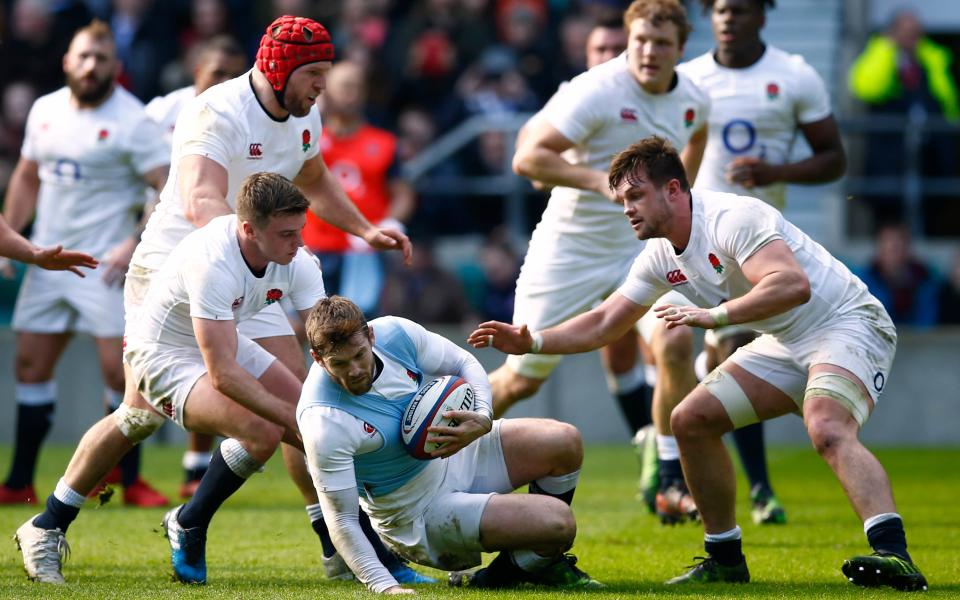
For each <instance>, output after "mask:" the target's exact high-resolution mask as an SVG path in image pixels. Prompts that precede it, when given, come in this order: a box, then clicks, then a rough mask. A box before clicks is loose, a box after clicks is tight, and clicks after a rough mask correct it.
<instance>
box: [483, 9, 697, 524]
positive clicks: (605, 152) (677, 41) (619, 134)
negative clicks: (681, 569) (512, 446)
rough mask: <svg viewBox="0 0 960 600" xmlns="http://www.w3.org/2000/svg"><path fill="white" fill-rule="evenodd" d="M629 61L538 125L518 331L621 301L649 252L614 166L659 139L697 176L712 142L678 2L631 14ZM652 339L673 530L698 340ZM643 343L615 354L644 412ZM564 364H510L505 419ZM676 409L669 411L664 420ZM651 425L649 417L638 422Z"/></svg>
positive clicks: (662, 510)
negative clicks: (541, 193) (546, 192)
mask: <svg viewBox="0 0 960 600" xmlns="http://www.w3.org/2000/svg"><path fill="white" fill-rule="evenodd" d="M623 22H624V27H625V29H626V31H627V50H626V52H625V53H624V54H622V55H620V56H618V57H616V58H614V59H612V60H610V61H608V62H605V63H603V64H601V65H599V66H596V67H594V68H592V69H590V70H589V71H587V72H586V73H583V74H581V75H579V76H577V77H575V78H574V79H573V80H572V81H571V82H570V83H569V84H568V85H566V86H564V87H562V88H561V89H560V90H558V91H557V93H556V95H555V96H554V97H553V99H551V101H550V102H549V103H548V104H547V106H545V107H544V109H543V110H542V111H541V112H540V113H539V114H538V116H537V117H535V118H534V119H532V120H531V123H529V124H528V126H527V131H526V132H525V134H524V137H523V140H522V143H521V144H520V145H519V146H518V148H517V152H516V155H515V156H514V159H513V166H514V170H515V171H516V172H517V173H518V174H520V175H523V176H525V177H529V178H531V179H534V180H537V181H539V182H541V183H542V184H544V185H545V186H547V187H552V188H553V190H552V192H551V195H550V202H549V204H548V205H547V209H546V210H545V211H544V213H543V217H542V218H541V220H540V223H539V224H538V225H537V228H536V230H535V231H534V232H533V236H532V238H531V240H530V246H529V249H528V250H527V255H526V258H525V259H524V265H523V267H522V269H521V271H520V277H519V278H518V280H517V290H516V302H515V308H514V321H515V322H517V323H528V324H532V326H534V327H536V328H542V327H548V326H550V325H554V324H556V323H560V322H562V321H564V320H565V319H568V318H570V317H571V316H574V315H576V314H579V313H581V312H583V311H585V310H588V309H590V308H591V307H592V306H593V305H595V304H596V303H597V302H599V301H600V300H602V299H603V298H604V297H606V296H607V295H608V294H609V293H611V292H612V291H614V290H615V289H616V287H617V285H618V284H619V282H620V281H621V280H622V278H623V276H624V275H625V274H626V272H627V271H628V270H629V266H630V263H631V261H632V260H633V257H634V256H636V254H637V252H639V251H640V248H641V247H642V246H641V244H640V242H638V241H637V240H636V238H635V237H634V236H633V235H632V232H631V231H630V228H629V227H628V226H627V224H626V223H624V221H623V218H622V216H621V215H620V214H619V213H620V209H619V208H617V206H616V205H615V204H613V202H612V200H613V196H612V194H611V193H610V192H609V189H608V188H607V185H606V179H607V167H608V166H609V164H610V160H611V159H612V158H613V156H614V155H615V154H616V153H617V152H619V151H621V150H623V149H624V148H626V147H627V146H629V145H630V144H631V143H633V142H634V141H636V140H637V139H640V138H642V137H645V136H647V135H652V134H660V135H663V136H665V137H667V138H668V139H669V140H671V142H673V143H674V144H676V146H677V147H683V148H684V164H685V165H686V166H687V169H688V172H689V173H690V177H691V179H693V178H694V177H695V176H696V172H697V169H698V167H699V164H700V158H701V156H702V153H703V148H704V144H705V142H706V134H707V125H706V123H707V117H708V114H709V111H710V101H709V98H708V97H707V95H706V93H705V92H703V91H702V90H700V89H699V88H697V87H696V86H695V85H694V84H693V83H692V82H691V81H690V79H688V78H687V77H685V76H683V75H680V74H677V73H676V72H675V70H674V66H675V65H676V63H677V61H678V60H679V59H680V55H681V54H682V52H683V46H684V43H685V42H686V39H687V35H688V33H689V31H690V26H689V24H688V23H687V17H686V11H685V10H684V8H683V6H682V5H681V4H680V3H679V2H678V1H677V0H636V1H635V2H633V3H632V4H631V5H630V7H629V8H628V9H627V11H626V12H625V13H624V18H623ZM648 321H649V322H648V323H647V325H646V326H645V327H644V328H643V331H642V333H643V334H644V336H645V337H646V338H648V342H649V346H650V348H651V349H652V350H653V353H654V356H655V362H656V364H657V368H658V375H657V386H656V388H655V390H654V394H653V404H654V415H653V416H654V422H655V423H656V427H657V432H658V434H659V435H658V438H657V441H658V446H662V448H660V449H659V454H660V459H661V468H660V471H661V481H660V483H661V485H660V489H659V490H657V495H658V501H657V504H658V505H659V506H657V512H658V513H659V514H660V515H661V518H662V519H664V520H667V521H673V520H680V519H683V518H685V516H686V515H688V514H690V513H694V512H695V507H693V503H692V501H691V500H690V497H689V495H688V494H687V493H686V488H685V487H684V484H683V475H682V471H681V468H680V461H679V457H678V456H677V449H676V442H675V441H674V440H673V438H672V437H671V436H670V435H669V431H670V430H669V407H672V406H675V405H676V403H677V402H679V400H680V399H681V398H682V397H683V396H684V395H685V394H686V393H687V392H688V391H689V390H691V389H693V386H694V385H696V377H695V376H694V371H693V356H692V355H693V341H692V335H690V332H689V331H687V330H676V331H667V330H666V329H665V328H664V327H662V326H659V325H658V324H657V323H656V320H655V319H653V318H651V319H649V320H648ZM637 347H638V341H637V336H636V333H635V332H625V335H624V337H623V339H620V340H616V342H615V343H614V344H613V345H611V346H610V347H608V348H606V349H605V350H604V354H605V359H604V363H605V364H606V365H608V368H609V369H610V370H611V371H612V372H613V374H614V377H612V380H613V381H614V384H613V385H611V387H612V388H614V390H616V391H619V390H624V392H625V396H629V397H628V398H626V397H625V398H624V399H622V400H621V402H622V403H624V404H641V403H642V404H644V410H645V404H646V403H645V399H644V394H643V393H642V389H641V387H640V385H639V383H638V382H640V381H643V375H642V367H641V366H639V365H637ZM559 361H560V357H559V356H547V355H538V356H522V357H510V358H508V360H507V362H506V364H504V365H503V366H501V367H500V368H499V369H497V370H496V371H494V372H493V373H492V374H491V376H490V384H491V388H492V390H493V408H494V414H495V415H497V416H499V415H501V414H503V413H504V412H505V411H506V410H507V409H508V408H509V407H510V406H511V405H512V404H514V403H515V402H517V401H519V400H521V399H523V398H527V397H529V396H532V395H533V394H535V393H536V392H537V390H538V389H539V388H540V386H541V385H542V384H543V382H544V381H546V379H547V378H548V377H549V376H550V373H551V372H552V371H553V369H554V368H555V367H556V366H557V364H558V363H559ZM660 406H667V407H668V409H667V410H666V411H662V410H660V409H659V407H660ZM637 413H639V414H643V413H642V412H641V411H637Z"/></svg>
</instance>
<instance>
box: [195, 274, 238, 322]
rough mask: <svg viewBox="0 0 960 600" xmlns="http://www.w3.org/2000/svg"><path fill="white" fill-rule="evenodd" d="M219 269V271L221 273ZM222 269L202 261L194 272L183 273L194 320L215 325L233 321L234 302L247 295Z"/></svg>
mask: <svg viewBox="0 0 960 600" xmlns="http://www.w3.org/2000/svg"><path fill="white" fill-rule="evenodd" d="M218 267H219V270H218ZM222 269H223V266H222V265H211V264H210V263H207V262H203V261H201V260H198V261H196V263H195V266H194V268H191V269H182V270H181V272H180V277H181V281H182V282H183V286H184V288H185V289H186V292H187V297H188V298H189V299H190V316H191V317H195V318H198V319H210V320H212V321H230V320H233V318H234V317H233V300H234V298H236V297H238V296H240V295H241V294H243V290H242V287H241V288H240V289H237V286H236V285H235V282H234V280H233V278H232V277H231V276H230V275H229V274H228V273H224V272H223V270H222Z"/></svg>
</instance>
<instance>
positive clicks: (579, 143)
mask: <svg viewBox="0 0 960 600" xmlns="http://www.w3.org/2000/svg"><path fill="white" fill-rule="evenodd" d="M709 113H710V99H709V97H708V96H707V94H706V92H704V91H702V90H700V89H699V88H698V87H697V86H696V85H694V84H693V82H692V81H691V80H690V79H689V78H688V77H686V76H684V75H681V74H678V82H677V85H676V86H674V88H673V89H672V90H670V91H669V92H667V93H664V94H650V93H647V92H646V91H644V89H643V88H642V87H640V84H639V83H637V80H636V79H635V78H634V77H633V75H632V74H631V73H630V70H629V67H628V65H627V57H626V54H622V55H620V56H619V57H617V58H614V59H612V60H610V61H608V62H605V63H603V64H601V65H597V66H596V67H593V68H592V69H590V70H589V71H587V72H585V73H582V74H580V75H578V76H577V77H575V78H574V79H573V80H572V81H571V82H570V83H569V85H565V86H563V87H561V88H560V89H559V90H557V93H556V94H555V95H554V97H553V98H552V99H551V100H550V102H549V103H548V104H547V106H545V107H544V108H543V110H541V112H540V113H539V114H540V117H538V118H544V119H546V120H547V121H548V122H549V123H550V124H551V125H552V126H553V127H554V128H555V129H557V131H559V132H560V133H562V134H563V135H564V136H565V137H566V138H567V139H569V140H570V141H571V142H573V143H574V147H573V148H571V149H570V150H569V151H568V152H567V153H566V154H564V157H565V158H567V159H568V160H569V161H570V162H571V163H573V164H578V165H584V166H588V167H591V168H594V169H599V170H602V171H607V170H609V168H610V162H611V161H612V160H613V157H614V156H615V155H616V154H617V153H619V152H620V151H622V150H625V149H626V148H627V146H629V145H630V144H632V143H634V142H637V141H639V140H641V139H642V138H645V137H647V136H650V135H659V136H661V137H664V138H666V139H667V140H668V141H669V142H670V143H671V144H673V145H674V147H675V148H677V150H678V151H679V150H682V149H683V147H684V146H686V145H687V141H689V139H690V136H691V135H693V133H694V132H695V131H697V130H698V129H699V128H700V127H701V126H703V124H704V123H706V122H707V118H708V115H709ZM571 234H572V235H573V236H575V237H574V238H570V239H569V241H570V242H571V243H572V244H576V245H578V246H579V249H580V250H581V251H583V252H587V253H592V254H596V253H598V252H599V253H604V252H605V250H606V249H616V250H620V251H622V250H623V248H624V247H629V248H637V247H638V244H637V239H636V237H635V236H634V233H633V230H632V229H631V228H630V225H629V223H628V222H627V221H626V219H624V218H623V208H622V207H621V206H619V205H617V204H614V203H612V202H610V201H609V200H607V199H606V198H605V197H604V196H602V195H600V194H596V193H594V192H588V191H585V190H579V189H575V188H569V187H555V188H553V191H552V192H551V194H550V202H549V204H548V205H547V208H546V210H545V211H544V213H543V217H542V218H541V220H540V223H539V224H538V225H537V231H536V232H534V237H540V236H546V237H551V238H563V237H568V238H569V236H570V235H571Z"/></svg>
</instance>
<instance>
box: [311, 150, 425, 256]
mask: <svg viewBox="0 0 960 600" xmlns="http://www.w3.org/2000/svg"><path fill="white" fill-rule="evenodd" d="M293 182H294V183H295V184H296V185H297V187H299V188H300V189H301V190H303V193H304V195H305V196H306V197H307V199H308V200H310V210H311V211H313V214H315V215H317V216H318V217H320V218H321V219H323V220H324V221H326V222H327V223H330V224H331V225H333V226H334V227H337V228H339V229H342V230H344V231H346V232H347V233H352V234H353V235H355V236H357V237H360V238H363V240H364V241H365V242H367V243H368V244H369V245H370V246H371V247H373V248H376V249H377V250H399V251H400V252H401V253H402V254H403V262H404V264H408V265H409V264H410V259H411V257H412V256H413V246H412V245H411V243H410V239H409V238H408V237H407V236H406V235H405V234H404V233H403V232H402V231H399V230H396V229H389V228H383V229H380V228H378V227H375V226H374V225H373V224H371V223H370V221H368V220H367V218H366V217H364V216H363V214H361V212H360V210H359V209H358V208H357V206H356V205H355V204H354V203H353V202H352V201H351V200H350V198H349V197H348V196H347V194H346V193H345V192H344V191H343V188H342V187H341V186H340V182H339V181H337V178H336V177H334V175H333V173H331V172H330V170H329V169H327V165H326V163H324V162H323V156H322V155H320V154H318V155H316V156H315V157H313V158H311V159H310V160H308V161H307V162H305V163H303V167H302V168H301V169H300V173H298V174H297V176H296V178H294V180H293Z"/></svg>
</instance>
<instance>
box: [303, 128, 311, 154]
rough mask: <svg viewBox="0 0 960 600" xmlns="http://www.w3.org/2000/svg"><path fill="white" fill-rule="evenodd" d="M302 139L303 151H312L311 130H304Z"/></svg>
mask: <svg viewBox="0 0 960 600" xmlns="http://www.w3.org/2000/svg"><path fill="white" fill-rule="evenodd" d="M301 139H302V140H303V151H304V152H306V151H307V150H309V149H310V130H309V129H304V130H303V135H302V136H301Z"/></svg>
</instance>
